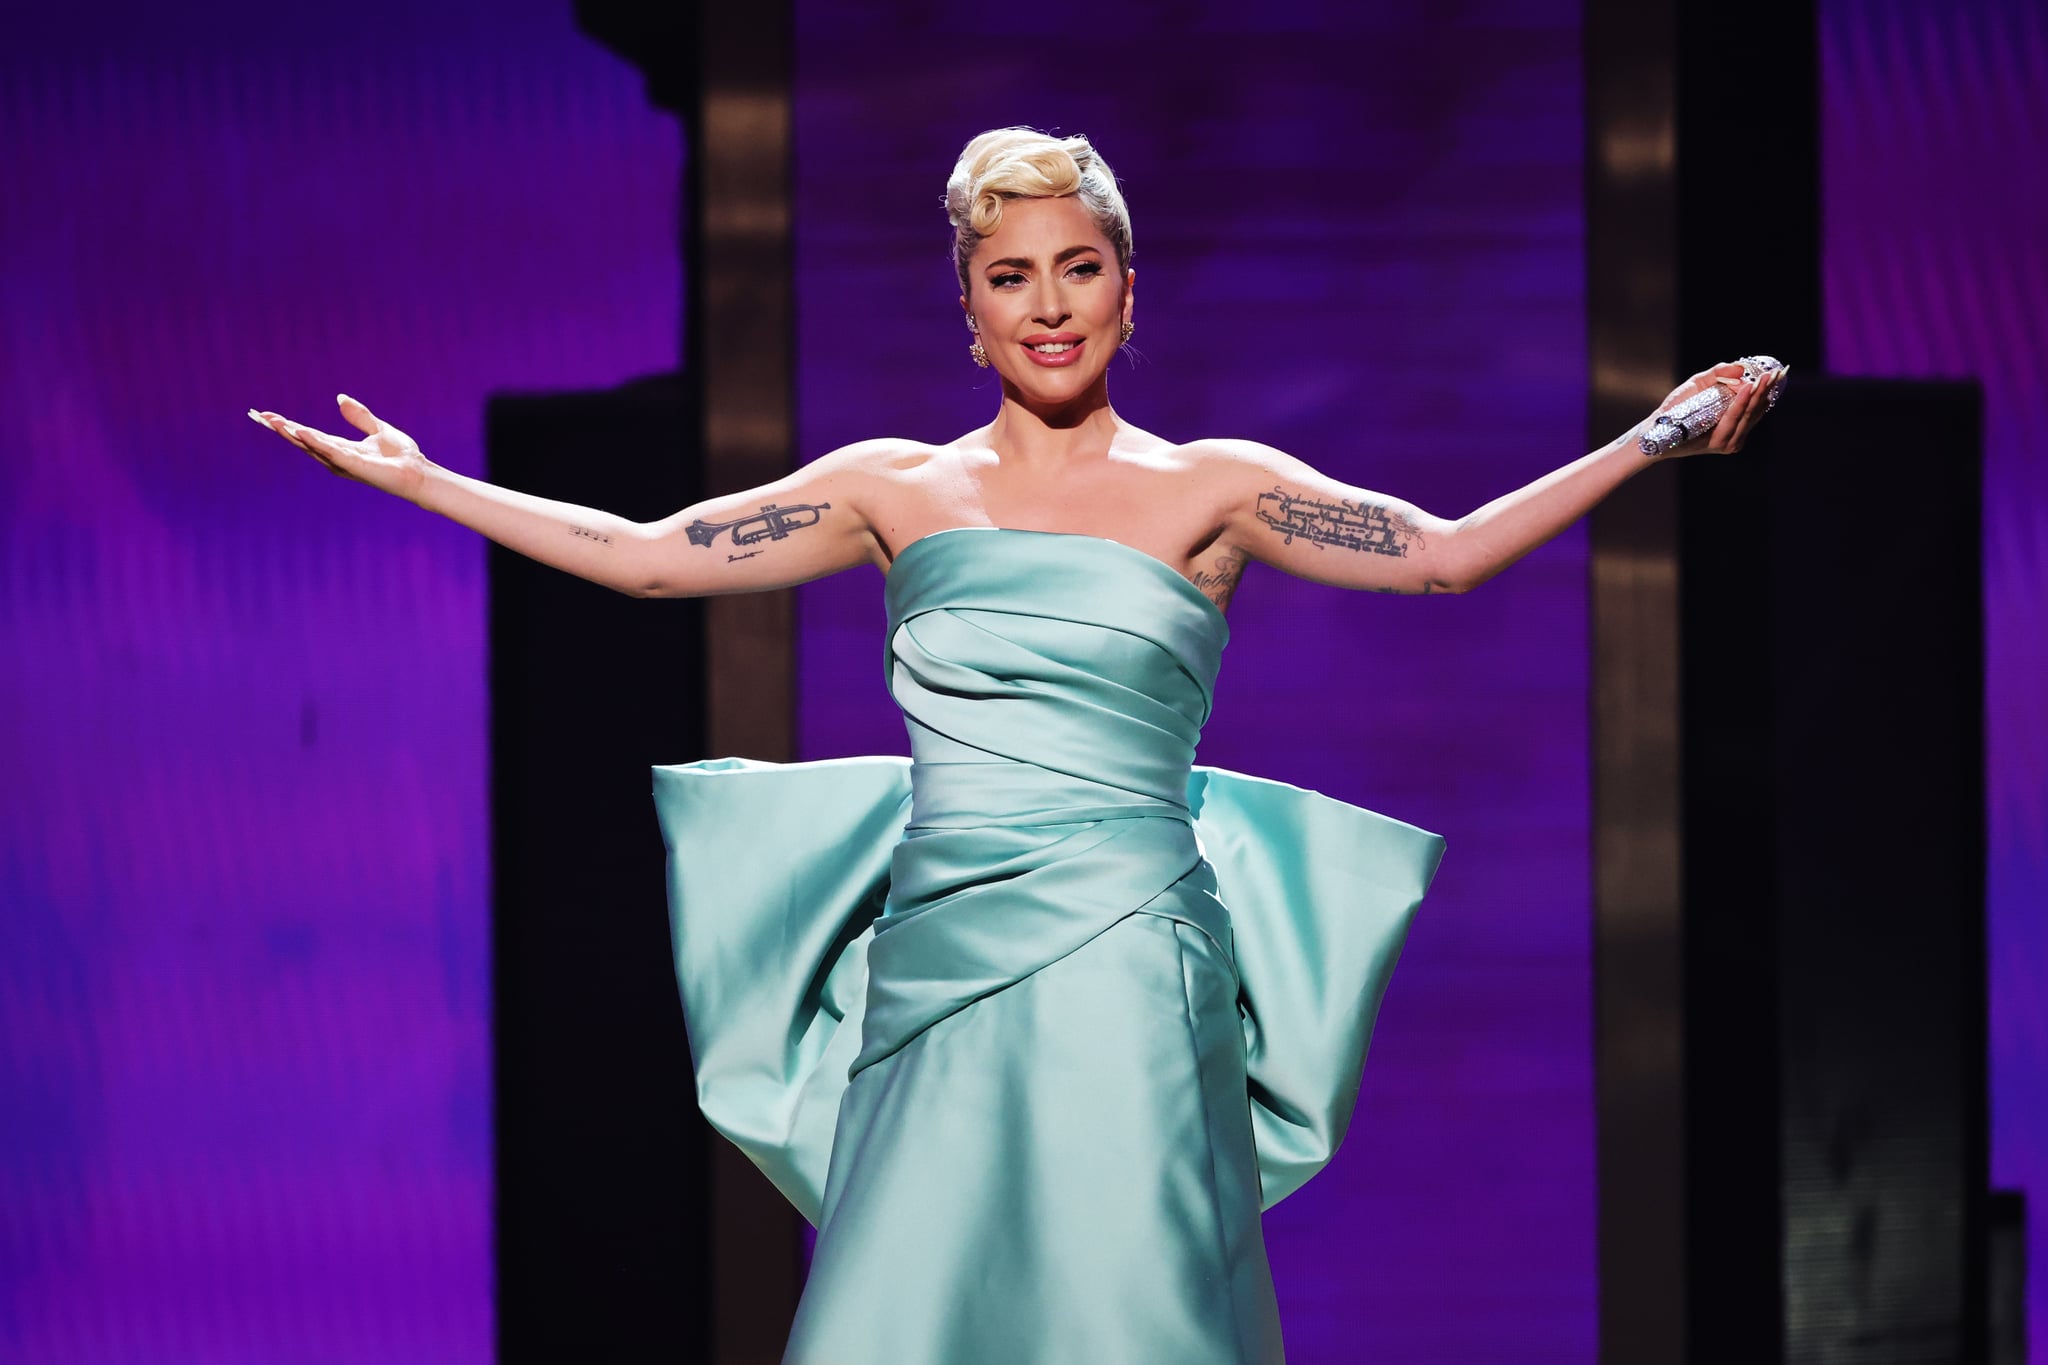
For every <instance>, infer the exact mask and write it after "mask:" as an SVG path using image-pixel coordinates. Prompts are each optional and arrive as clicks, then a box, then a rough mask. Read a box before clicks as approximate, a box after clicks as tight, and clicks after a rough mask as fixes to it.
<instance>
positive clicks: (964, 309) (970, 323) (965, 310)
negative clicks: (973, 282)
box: [960, 294, 981, 332]
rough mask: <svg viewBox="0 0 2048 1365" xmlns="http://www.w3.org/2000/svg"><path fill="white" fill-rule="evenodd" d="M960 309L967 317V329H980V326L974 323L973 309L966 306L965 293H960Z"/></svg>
mask: <svg viewBox="0 0 2048 1365" xmlns="http://www.w3.org/2000/svg"><path fill="white" fill-rule="evenodd" d="M960 311H961V312H962V313H964V314H965V315H966V317H967V330H968V331H970V332H975V331H979V330H981V329H980V328H978V327H976V326H975V325H974V310H973V309H972V308H969V307H968V306H967V296H966V295H965V294H962V295H961V296H960Z"/></svg>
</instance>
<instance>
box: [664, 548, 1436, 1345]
mask: <svg viewBox="0 0 2048 1365" xmlns="http://www.w3.org/2000/svg"><path fill="white" fill-rule="evenodd" d="M887 598H888V607H889V626H888V642H887V647H886V650H885V664H886V668H887V677H888V683H889V688H890V691H891V692H892V694H893V695H894V696H895V698H896V701H897V703H898V705H899V706H900V707H901V708H902V710H903V714H904V718H905V721H906V723H907V724H908V726H909V730H910V746H911V752H912V753H913V755H914V758H913V759H912V760H910V761H908V762H906V761H905V760H902V759H898V758H861V759H845V760H831V761H825V762H817V763H796V764H786V765H778V764H765V763H754V762H748V761H742V760H720V761H714V762H708V763H692V764H684V765H681V766H676V767H663V768H657V769H655V799H656V805H657V808H658V811H659V814H660V817H661V822H662V828H663V833H664V837H665V838H666V840H667V843H668V849H669V883H670V884H669V896H670V924H671V928H672V931H673V934H674V943H675V958H676V975H677V980H678V982H679V984H680V987H681V991H682V998H683V1007H684V1015H685V1020H686V1022H687V1025H688V1028H689V1034H690V1046H691V1052H692V1055H693V1057H694V1059H695V1062H696V1071H697V1093H698V1098H699V1101H700V1103H701V1104H702V1106H703V1110H704V1113H705V1115H706V1116H707V1118H709V1120H710V1121H711V1123H712V1124H713V1125H714V1126H715V1127H716V1128H717V1129H718V1130H719V1131H720V1132H722V1133H723V1134H725V1136H727V1137H728V1138H730V1139H731V1140H732V1141H733V1142H735V1143H737V1144H738V1145H739V1146H740V1147H741V1148H742V1149H743V1150H745V1151H746V1153H747V1154H748V1155H749V1156H750V1157H752V1158H753V1159H754V1161H755V1162H756V1163H758V1164H759V1165H760V1167H761V1169H762V1170H763V1171H765V1172H766V1173H767V1174H768V1176H769V1178H770V1179H772V1180H773V1181H774V1182H775V1183H776V1185H777V1186H778V1187H779V1188H780V1189H781V1190H782V1191H783V1193H784V1194H786V1195H787V1196H788V1197H789V1199H790V1201H791V1202H792V1203H794V1204H795V1205H796V1207H797V1208H798V1209H799V1210H801V1211H802V1212H803V1214H804V1216H805V1217H806V1218H808V1219H810V1220H811V1221H812V1222H813V1223H815V1224H816V1225H817V1228H818V1242H817V1250H816V1254H815V1256H814V1258H813V1261H812V1265H811V1272H810V1277H809V1279H808V1281H807V1282H806V1284H805V1287H804V1292H803V1298H802V1301H801V1304H800V1306H799V1308H798V1312H797V1321H796V1326H795V1331H794V1333H793V1334H792V1336H791V1339H790V1343H789V1348H788V1354H787V1355H786V1356H785V1357H784V1359H785V1361H786V1362H792V1363H794V1365H1084V1363H1085V1365H1111V1363H1112V1362H1113V1363H1114V1365H1138V1363H1139V1362H1160V1365H1209V1363H1210V1362H1215V1363H1216V1365H1222V1363H1223V1362H1232V1363H1237V1362H1268V1361H1277V1360H1279V1359H1280V1358H1281V1344H1280V1323H1279V1314H1278V1311H1277V1309H1276V1307H1275V1303H1274V1296H1273V1284H1272V1277H1271V1274H1270V1272H1269V1270H1268V1268H1267V1261H1266V1252H1265V1244H1264V1241H1263V1239H1262V1237H1261V1234H1260V1227H1259V1214H1260V1211H1261V1209H1262V1208H1265V1207H1270V1206H1271V1205H1272V1204H1273V1203H1275V1202H1276V1201H1277V1200H1279V1199H1280V1198H1282V1197H1283V1196H1285V1195H1287V1194H1289V1193H1291V1192H1292V1191H1293V1190H1295V1189H1296V1188H1298V1187H1299V1186H1300V1185H1301V1183H1302V1182H1303V1181H1305V1180H1306V1179H1308V1177H1309V1176H1310V1175H1312V1174H1314V1172H1315V1171H1316V1170H1317V1169H1319V1168H1320V1167H1321V1166H1322V1165H1323V1164H1324V1163H1325V1162H1327V1161H1328V1160H1329V1158H1330V1155H1331V1153H1332V1152H1333V1151H1334V1150H1335V1149H1336V1146H1337V1143H1338V1141H1339V1140H1340V1139H1341V1138H1342V1136H1343V1133H1344V1128H1345V1125H1346V1123H1347V1122H1348V1121H1349V1118H1350V1115H1351V1109H1352V1105H1353V1103H1354V1101H1355V1099H1356V1095H1357V1088H1358V1080H1359V1071H1360V1068H1361V1066H1362V1065H1363V1062H1364V1058H1365V1051H1366V1044H1367V1041H1368V1039H1369V1038H1370V1036H1371V1032H1372V1022H1373V1016H1374V1014H1375V1012H1376V1011H1377V1009H1378V1006H1379V1002H1380V998H1381V995H1382V993H1383V991H1384V990H1385V988H1386V984H1387V978H1388V976H1389V974H1390V973H1391V972H1392V970H1393V967H1394V961H1395V958H1396V957H1397V956H1398V954H1399V952H1400V949H1401V943H1402V940H1403V938H1404V936H1405V935H1406V933H1407V928H1408V923H1409V920H1410V918H1411V917H1412V915H1413V914H1414V911H1415V908H1416V905H1417V904H1418V903H1419V901H1420V900H1421V897H1422V893H1423V891H1424V889H1425V888H1426V887H1427V886H1428V884H1429V880H1430V878H1431V876H1432V875H1434V873H1435V870H1436V865H1437V861H1438V859H1439V858H1440V857H1441V856H1442V851H1443V842H1442V840H1440V839H1439V838H1438V837H1437V836H1435V835H1433V834H1428V833H1425V832H1423V831H1421V830H1418V829H1415V828H1414V827H1412V826H1409V825H1404V824H1401V823H1399V822H1398V821H1394V820H1389V819H1387V818H1385V817H1383V816H1379V815H1375V814H1373V813H1372V812H1370V811H1364V810H1360V809H1358V808H1357V807H1354V806H1349V805H1346V804H1344V803H1342V802H1339V801H1334V800H1331V799H1329V798H1327V797H1324V796H1319V795H1317V794H1315V793H1313V792H1307V791H1303V790H1301V789H1299V788H1295V787H1289V786H1286V785H1284V784H1281V783H1277V782H1268V781H1261V780H1259V779H1256V778H1249V777H1243V776H1240V775H1237V774H1235V773H1230V772H1225V771H1222V770H1220V769H1215V768H1206V767H1194V766H1193V758H1194V751H1195V741H1196V739H1197V738H1198V737H1199V735H1200V733H1201V727H1202V724H1203V722H1204V721H1206V720H1207V719H1208V715H1209V707H1210V701H1211V697H1212V693H1213V687H1214V684H1215V680H1216V673H1217V668H1218V665H1219V663H1220V662H1221V656H1222V650H1223V646H1224V642H1225V640H1226V639H1227V637H1228V634H1229V632H1228V628H1227V627H1226V626H1225V624H1224V619H1223V614H1222V613H1221V612H1219V611H1218V610H1217V609H1216V607H1215V606H1214V605H1213V604H1212V603H1211V602H1210V601H1209V600H1208V599H1207V598H1206V597H1204V596H1203V595H1202V594H1201V593H1200V592H1199V591H1198V590H1196V588H1195V587H1194V585H1193V584H1191V583H1189V582H1188V581H1187V580H1186V579H1184V578H1182V577H1181V576H1180V575H1179V574H1177V573H1175V572H1174V571H1173V570H1172V569H1171V568H1169V567H1168V566H1167V565H1165V564H1164V563H1162V562H1160V561H1159V560H1157V559H1154V558H1152V557H1151V556H1149V555H1147V554H1145V553H1143V552H1142V551H1138V550H1134V549H1131V548H1129V547H1127V546H1124V545H1121V544H1118V543H1116V542H1114V541H1109V540H1102V539H1097V538H1095V537H1092V536H1078V535H1062V534H1052V533H1044V532H1033V531H1011V530H992V529H984V528H964V529H959V530H952V531H945V532H941V533H939V534H936V535H931V536H927V537H925V538H924V539H922V540H919V541H917V542H915V543H914V544H912V545H910V546H908V547H907V548H905V549H904V551H903V552H902V553H901V554H900V555H899V556H897V559H896V562H895V565H894V566H893V568H892V569H891V571H890V573H889V578H888V587H887Z"/></svg>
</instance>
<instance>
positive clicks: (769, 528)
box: [683, 502, 832, 554]
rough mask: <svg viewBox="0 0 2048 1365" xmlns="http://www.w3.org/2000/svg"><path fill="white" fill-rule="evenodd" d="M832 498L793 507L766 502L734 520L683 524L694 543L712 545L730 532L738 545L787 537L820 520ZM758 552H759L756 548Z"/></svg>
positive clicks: (701, 519) (700, 519) (736, 546)
mask: <svg viewBox="0 0 2048 1365" xmlns="http://www.w3.org/2000/svg"><path fill="white" fill-rule="evenodd" d="M831 506H832V504H831V503H829V502H821V503H816V504H812V503H798V504H796V505H795V506H793V507H778V506H776V505H775V504H774V503H772V502H771V503H767V504H765V505H764V506H763V507H762V508H761V510H760V511H759V512H756V513H755V514H753V515H752V516H747V517H739V518H737V519H735V520H733V521H706V520H704V519H703V518H702V517H699V518H697V520H695V521H693V522H691V523H690V524H689V525H688V526H686V527H684V528H683V531H684V534H686V535H688V536H689V537H690V543H691V544H692V545H709V544H711V542H712V541H714V540H717V539H718V537H719V536H720V535H721V534H722V533H724V532H726V531H730V532H732V543H733V547H734V548H735V549H737V548H739V547H740V546H743V545H755V544H759V543H760V542H761V541H764V540H786V539H788V538H789V533H790V532H791V531H801V530H803V529H804V528H805V527H806V526H816V525H817V524H818V514H819V513H821V512H823V511H825V510H826V509H827V508H829V507H831ZM754 553H756V554H759V553H760V551H758V550H756V551H755V552H754Z"/></svg>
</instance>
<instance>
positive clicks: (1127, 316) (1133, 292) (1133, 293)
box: [1124, 270, 1138, 322]
mask: <svg viewBox="0 0 2048 1365" xmlns="http://www.w3.org/2000/svg"><path fill="white" fill-rule="evenodd" d="M1137 301H1138V272H1137V271H1135V270H1126V271H1125V272H1124V321H1125V322H1129V321H1130V320H1131V310H1132V308H1133V307H1135V306H1136V304H1137Z"/></svg>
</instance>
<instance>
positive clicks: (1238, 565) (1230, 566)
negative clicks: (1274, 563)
mask: <svg viewBox="0 0 2048 1365" xmlns="http://www.w3.org/2000/svg"><path fill="white" fill-rule="evenodd" d="M1250 559H1251V556H1250V555H1249V554H1247V553H1245V552H1244V551H1243V550H1225V551H1224V552H1223V553H1222V554H1220V555H1218V556H1216V558H1215V560H1214V561H1213V562H1212V563H1211V565H1210V567H1208V568H1206V569H1197V570H1195V576H1194V578H1193V579H1192V580H1190V581H1192V582H1193V583H1194V585H1195V586H1196V587H1197V588H1199V589H1201V592H1202V595H1203V596H1204V597H1206V598H1208V599H1209V600H1210V601H1211V602H1214V603H1215V604H1216V610H1218V611H1221V610H1223V609H1224V608H1225V607H1227V606H1229V605H1230V595H1231V594H1232V593H1234V592H1236V591H1237V584H1238V581H1239V580H1240V579H1242V578H1243V577H1244V566H1245V564H1246V563H1247V562H1248V561H1249V560H1250Z"/></svg>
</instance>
